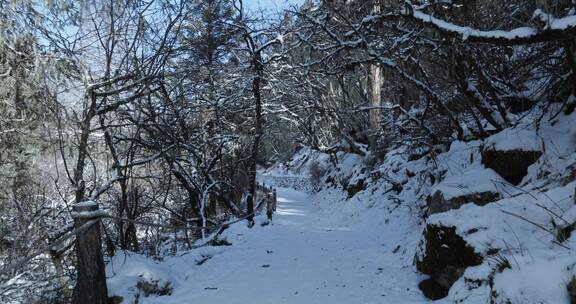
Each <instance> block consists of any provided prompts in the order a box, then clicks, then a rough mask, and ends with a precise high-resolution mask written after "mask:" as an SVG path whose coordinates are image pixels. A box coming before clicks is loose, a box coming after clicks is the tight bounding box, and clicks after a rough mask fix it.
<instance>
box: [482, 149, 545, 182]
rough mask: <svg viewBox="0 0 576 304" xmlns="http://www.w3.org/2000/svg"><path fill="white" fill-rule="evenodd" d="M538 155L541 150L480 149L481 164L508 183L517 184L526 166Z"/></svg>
mask: <svg viewBox="0 0 576 304" xmlns="http://www.w3.org/2000/svg"><path fill="white" fill-rule="evenodd" d="M540 156H542V152H541V151H526V150H519V149H514V150H495V149H486V150H484V151H482V164H484V166H486V167H487V168H490V169H492V170H494V171H496V172H497V173H498V174H499V175H500V176H502V178H504V179H505V180H506V181H508V182H509V183H511V184H514V185H518V184H520V182H521V181H522V179H523V178H524V177H525V176H526V175H527V174H528V167H530V166H531V165H532V164H533V163H535V162H536V161H537V160H538V158H540Z"/></svg>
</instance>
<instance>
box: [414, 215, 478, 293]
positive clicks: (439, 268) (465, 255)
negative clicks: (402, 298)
mask: <svg viewBox="0 0 576 304" xmlns="http://www.w3.org/2000/svg"><path fill="white" fill-rule="evenodd" d="M424 238H425V246H424V247H425V248H424V251H423V252H422V253H421V254H420V256H417V258H416V267H417V269H418V271H420V272H422V273H424V274H427V275H429V276H430V278H429V279H427V280H424V281H422V282H421V283H420V285H419V287H420V289H421V290H422V292H423V293H424V295H425V296H426V297H428V298H430V299H433V300H437V299H441V298H444V297H446V296H447V295H448V291H449V289H450V287H451V286H452V284H454V282H456V281H457V280H458V279H459V278H460V277H461V276H462V274H464V271H465V270H466V268H467V267H470V266H476V265H479V264H481V263H482V261H483V258H482V256H481V255H480V254H478V253H477V252H476V251H475V250H474V248H473V247H471V246H470V245H468V243H466V241H464V239H463V238H462V237H461V236H460V235H458V234H457V233H456V228H455V227H449V226H441V225H428V226H427V227H426V230H425V231H424Z"/></svg>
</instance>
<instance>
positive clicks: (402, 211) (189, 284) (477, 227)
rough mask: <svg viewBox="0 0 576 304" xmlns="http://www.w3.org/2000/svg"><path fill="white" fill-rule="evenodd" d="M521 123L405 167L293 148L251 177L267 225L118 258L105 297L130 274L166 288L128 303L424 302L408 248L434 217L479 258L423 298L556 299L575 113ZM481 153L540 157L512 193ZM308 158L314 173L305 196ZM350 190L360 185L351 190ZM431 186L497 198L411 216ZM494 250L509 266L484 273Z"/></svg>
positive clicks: (132, 282)
mask: <svg viewBox="0 0 576 304" xmlns="http://www.w3.org/2000/svg"><path fill="white" fill-rule="evenodd" d="M533 122H534V117H529V116H527V117H526V118H525V119H524V120H521V121H519V123H518V124H517V125H516V126H514V127H512V128H508V129H505V130H504V131H502V132H500V133H498V134H495V135H493V136H490V137H489V138H486V139H484V140H476V141H470V142H461V141H455V142H453V143H452V144H451V145H450V147H449V148H444V149H442V150H443V151H444V152H441V153H438V154H435V155H433V156H429V157H422V158H420V159H418V160H412V161H409V160H408V158H409V154H410V151H409V150H408V148H406V147H399V148H397V149H395V150H392V151H390V152H389V153H388V154H387V155H386V157H385V159H384V161H383V162H382V163H380V164H378V163H375V162H372V161H370V156H368V157H364V158H363V157H360V156H358V155H354V154H346V153H342V152H339V153H337V157H336V158H337V162H336V163H334V162H333V160H330V159H329V158H328V156H326V155H325V154H322V153H320V152H318V151H314V150H311V149H308V148H302V149H301V150H300V151H299V152H298V153H297V154H296V155H295V156H294V157H293V158H292V159H291V160H290V161H289V162H287V163H284V164H277V165H275V166H273V167H271V168H267V169H263V170H261V171H260V172H259V173H260V175H259V179H260V181H264V182H265V183H266V184H267V185H273V186H275V187H279V188H278V212H277V213H276V214H275V215H274V220H273V221H272V223H271V224H270V225H266V226H261V225H260V224H261V223H264V222H265V219H264V218H263V217H262V216H258V217H257V218H256V221H257V225H256V226H255V227H254V228H252V229H248V228H247V227H246V223H245V222H240V223H237V224H234V225H233V226H232V227H231V228H230V229H228V230H227V231H225V233H224V234H223V236H224V237H225V238H226V239H227V240H228V241H229V242H231V243H232V244H233V245H232V246H227V247H203V248H199V249H195V250H192V251H188V252H185V253H183V254H182V253H178V254H177V255H175V256H167V257H163V259H162V261H158V260H154V259H152V258H149V257H145V256H142V255H135V254H125V253H119V254H118V255H117V256H115V257H114V258H113V259H112V260H111V261H110V263H109V264H108V276H109V280H108V283H109V289H110V292H111V294H114V295H121V296H123V297H124V298H125V300H126V302H127V303H130V301H131V300H132V299H133V297H134V295H135V294H136V293H137V292H138V291H137V289H136V287H135V286H136V284H137V283H138V282H139V281H140V280H147V281H150V280H154V281H158V282H159V285H162V284H166V283H168V282H169V283H170V285H171V286H173V288H174V290H173V292H172V294H171V295H169V296H150V297H148V298H146V297H140V303H159V304H162V303H188V302H198V303H204V302H212V303H246V302H250V303H255V304H257V303H331V304H332V303H335V304H337V303H347V304H348V303H428V302H429V300H427V299H425V298H424V296H423V295H422V293H421V291H420V290H419V289H418V283H419V282H420V281H421V280H423V279H425V278H426V276H424V275H422V274H419V273H417V271H416V267H415V266H414V263H413V262H414V257H415V256H417V255H419V254H421V253H422V252H421V250H422V244H423V241H424V239H423V237H422V235H423V234H422V232H423V230H424V227H425V225H442V226H449V227H452V226H453V227H455V228H456V232H457V234H458V235H460V236H461V237H462V238H463V239H464V241H466V243H467V244H468V245H469V246H471V247H473V248H474V250H475V251H476V252H477V253H479V254H481V255H482V256H483V257H484V261H483V262H482V263H481V264H480V265H478V266H474V267H468V268H467V269H466V270H465V272H464V275H463V276H462V277H461V278H460V279H459V280H458V281H456V283H454V285H453V286H452V288H451V289H450V291H449V294H448V296H447V297H446V298H444V299H442V300H438V301H437V302H435V303H446V304H447V303H455V302H457V303H465V304H480V303H489V302H490V301H491V300H493V299H491V298H492V297H497V299H496V300H495V303H506V301H510V302H511V303H560V304H562V303H566V304H567V303H569V299H568V298H567V292H566V284H567V282H568V281H569V280H570V278H571V277H572V276H573V275H575V274H576V270H575V268H574V265H575V264H576V258H575V255H574V252H573V250H574V249H575V248H576V238H575V237H573V236H572V237H571V238H569V239H568V240H567V241H565V242H564V243H562V244H560V245H559V244H558V243H557V242H556V240H555V232H556V227H561V226H562V225H565V224H566V223H572V222H574V221H575V220H576V205H574V194H575V193H574V191H575V190H574V189H575V188H576V181H574V180H573V177H572V175H571V173H570V172H571V170H574V169H575V166H576V115H571V116H560V117H559V118H558V119H555V120H554V121H551V122H547V121H543V122H542V123H541V124H539V125H537V126H536V125H534V123H533ZM482 149H498V150H516V149H520V150H535V149H536V150H543V151H542V152H543V154H542V157H541V158H540V159H539V160H538V161H537V162H536V163H534V164H533V165H532V166H530V167H529V169H528V175H527V176H526V177H525V178H524V181H523V183H521V184H520V186H518V187H516V186H510V185H508V184H507V183H503V182H502V178H501V177H500V176H499V175H498V174H497V173H496V172H494V171H492V170H491V169H488V168H485V167H484V166H483V165H482V161H481V151H482ZM313 164H314V165H317V166H319V167H321V168H323V169H324V170H326V174H325V175H324V176H323V177H321V178H320V185H321V186H320V187H319V188H318V187H317V188H316V189H314V191H312V189H313V188H312V187H310V185H309V184H310V183H311V180H310V175H309V174H310V167H311V166H312V165H313ZM569 168H571V169H569ZM430 175H434V179H431V178H430ZM350 185H363V186H362V187H361V189H359V191H358V192H355V193H353V194H352V195H351V194H350V192H349V190H347V188H348V186H350ZM394 185H401V188H402V189H401V190H400V191H399V190H398V189H396V190H395V186H394ZM295 188H297V189H300V190H295ZM304 191H306V192H308V193H306V192H304ZM436 191H441V192H442V194H443V195H444V197H445V198H450V197H456V196H461V195H464V194H468V193H477V192H484V191H493V192H497V193H499V194H500V199H499V200H498V201H495V202H492V203H488V204H486V205H484V206H478V205H475V204H464V205H462V206H461V207H460V208H458V209H454V210H449V211H447V212H442V213H436V214H433V215H430V216H429V217H428V218H423V217H422V212H421V210H422V208H423V207H424V206H425V201H426V197H427V196H428V195H430V194H432V193H434V192H436ZM539 226H540V227H539ZM494 251H497V254H496V255H494V253H493V252H494ZM491 252H492V253H491ZM207 258H209V259H207ZM499 258H504V259H506V260H508V261H509V263H510V266H511V267H510V268H509V269H508V268H507V269H503V270H502V271H497V268H498V263H499V262H498V259H499ZM206 259H207V260H206ZM203 260H206V261H205V262H204V263H202V264H201V265H197V264H198V262H199V261H203ZM490 280H492V281H493V285H492V286H493V288H491V287H490V286H491V285H490V284H489V283H488V281H490Z"/></svg>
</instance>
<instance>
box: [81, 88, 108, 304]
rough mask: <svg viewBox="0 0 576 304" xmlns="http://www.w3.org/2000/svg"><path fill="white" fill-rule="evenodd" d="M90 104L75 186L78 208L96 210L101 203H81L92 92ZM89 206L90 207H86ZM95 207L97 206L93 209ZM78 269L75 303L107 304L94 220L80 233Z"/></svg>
mask: <svg viewBox="0 0 576 304" xmlns="http://www.w3.org/2000/svg"><path fill="white" fill-rule="evenodd" d="M87 98H89V100H88V103H89V104H88V108H87V109H86V110H85V113H84V119H83V120H82V122H81V125H80V141H79V143H78V159H77V160H76V167H75V169H74V179H73V181H74V186H75V188H76V189H75V190H76V199H75V205H74V206H73V209H74V211H76V212H83V211H95V210H97V209H98V205H95V204H94V205H88V206H89V207H90V208H88V207H87V206H86V205H83V204H80V203H82V202H84V200H85V190H86V189H85V183H84V169H85V166H86V158H87V157H88V138H89V135H90V127H91V121H92V118H93V117H94V116H95V113H96V96H95V94H94V92H90V93H89V94H88V96H87ZM85 208H88V210H86V209H85ZM92 209H93V210H92ZM86 220H87V219H82V218H76V219H75V220H74V225H75V227H76V228H78V227H80V226H82V225H83V224H84V223H85V222H86ZM76 259H77V265H76V271H77V273H78V279H77V282H76V286H75V287H74V293H73V296H72V303H73V304H106V302H107V300H108V290H107V288H106V272H105V268H104V260H103V257H102V249H101V240H100V226H99V224H94V225H93V226H92V227H90V228H89V229H88V230H86V231H83V232H81V233H78V235H76Z"/></svg>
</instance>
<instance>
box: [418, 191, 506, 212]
mask: <svg viewBox="0 0 576 304" xmlns="http://www.w3.org/2000/svg"><path fill="white" fill-rule="evenodd" d="M499 199H500V194H499V193H497V192H492V191H484V192H477V193H468V194H464V195H461V196H457V197H451V198H448V199H446V198H445V197H444V194H443V193H442V191H439V190H438V191H436V192H434V193H433V194H432V195H429V196H428V197H427V198H426V206H427V207H428V214H434V213H440V212H446V211H448V210H451V209H458V208H460V206H462V205H464V204H467V203H474V204H476V205H478V206H484V205H486V204H488V203H491V202H494V201H497V200H499Z"/></svg>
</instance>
